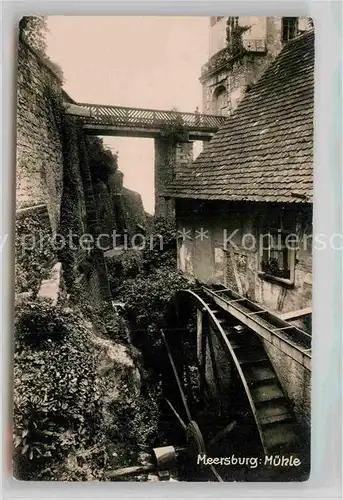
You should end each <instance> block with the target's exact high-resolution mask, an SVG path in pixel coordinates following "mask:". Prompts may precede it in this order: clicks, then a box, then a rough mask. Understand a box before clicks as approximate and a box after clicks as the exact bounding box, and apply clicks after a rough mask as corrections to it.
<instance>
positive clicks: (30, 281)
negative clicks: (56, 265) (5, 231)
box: [15, 213, 55, 293]
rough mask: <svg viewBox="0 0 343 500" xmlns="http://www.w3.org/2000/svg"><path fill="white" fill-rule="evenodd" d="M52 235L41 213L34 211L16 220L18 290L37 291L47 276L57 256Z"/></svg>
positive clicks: (16, 282) (19, 291)
mask: <svg viewBox="0 0 343 500" xmlns="http://www.w3.org/2000/svg"><path fill="white" fill-rule="evenodd" d="M50 236H51V235H49V234H48V232H47V230H46V229H45V227H44V226H43V225H42V221H41V217H40V214H35V213H32V214H30V215H28V216H26V217H21V218H18V219H17V220H16V238H15V259H16V281H15V284H16V287H15V288H16V292H18V293H21V292H25V291H29V290H32V291H33V292H37V291H38V287H39V284H40V282H41V281H42V279H44V278H46V277H47V275H48V272H49V265H50V264H51V263H52V261H53V260H54V258H55V251H54V248H53V245H52V241H51V237H50ZM40 238H41V241H40V240H39V239H40ZM43 238H44V242H43Z"/></svg>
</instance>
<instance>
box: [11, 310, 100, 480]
mask: <svg viewBox="0 0 343 500" xmlns="http://www.w3.org/2000/svg"><path fill="white" fill-rule="evenodd" d="M88 335H89V332H88V331H87V330H86V329H85V328H84V327H82V321H80V317H79V316H78V314H76V313H75V311H72V310H70V309H69V310H68V309H63V308H62V307H53V306H52V305H51V304H50V303H48V302H46V301H36V302H32V301H29V302H28V303H26V304H25V306H24V307H23V306H22V308H21V310H20V311H17V315H16V322H15V350H14V446H15V465H16V476H17V477H18V478H21V479H30V478H34V479H38V478H39V477H40V475H41V474H44V472H43V471H44V470H45V469H47V468H51V467H54V466H55V467H56V464H58V463H60V462H61V461H62V460H63V459H64V458H65V457H66V456H67V455H68V454H69V453H70V452H71V451H72V450H75V449H77V448H80V447H82V446H90V445H91V444H92V442H93V441H94V439H95V436H96V433H97V428H98V425H99V422H98V416H99V408H100V406H101V401H100V397H101V394H102V386H101V380H100V379H99V377H98V375H97V370H96V367H97V356H98V354H97V352H96V350H95V349H94V347H93V346H92V344H90V342H89V340H88V338H87V336H88Z"/></svg>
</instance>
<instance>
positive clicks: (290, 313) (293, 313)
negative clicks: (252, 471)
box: [279, 307, 312, 321]
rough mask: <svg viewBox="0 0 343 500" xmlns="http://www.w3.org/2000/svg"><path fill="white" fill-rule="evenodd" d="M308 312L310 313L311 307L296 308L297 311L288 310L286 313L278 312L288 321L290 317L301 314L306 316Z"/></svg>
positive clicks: (293, 317) (295, 317) (299, 316)
mask: <svg viewBox="0 0 343 500" xmlns="http://www.w3.org/2000/svg"><path fill="white" fill-rule="evenodd" d="M308 314H312V307H305V308H304V309H298V311H290V312H287V313H283V314H279V317H280V318H281V319H284V320H285V321H289V320H291V319H297V318H301V317H302V316H307V315H308Z"/></svg>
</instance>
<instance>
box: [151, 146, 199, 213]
mask: <svg viewBox="0 0 343 500" xmlns="http://www.w3.org/2000/svg"><path fill="white" fill-rule="evenodd" d="M192 161H193V142H190V141H187V142H176V141H174V140H171V139H170V138H168V137H160V138H157V139H155V215H157V216H159V217H174V200H171V199H170V198H168V196H166V194H165V190H166V188H167V187H168V186H169V185H170V184H171V183H172V182H176V181H177V178H178V176H179V175H181V174H182V171H183V170H184V169H186V168H190V166H191V164H192Z"/></svg>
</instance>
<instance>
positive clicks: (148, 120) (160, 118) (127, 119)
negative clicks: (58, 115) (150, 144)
mask: <svg viewBox="0 0 343 500" xmlns="http://www.w3.org/2000/svg"><path fill="white" fill-rule="evenodd" d="M75 104H76V107H80V108H82V111H83V112H82V113H81V112H80V117H81V119H82V120H84V121H85V123H90V124H91V123H94V124H103V125H116V126H118V127H120V126H123V127H130V128H154V129H165V128H175V129H184V130H193V131H206V132H216V131H217V130H218V129H219V127H220V126H222V125H224V123H225V122H226V121H227V119H228V117H225V116H217V115H205V114H201V113H183V112H180V111H166V110H158V109H142V108H129V107H124V106H106V105H100V104H89V103H75ZM66 107H67V109H68V105H67V106H66ZM74 114H77V113H74Z"/></svg>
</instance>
